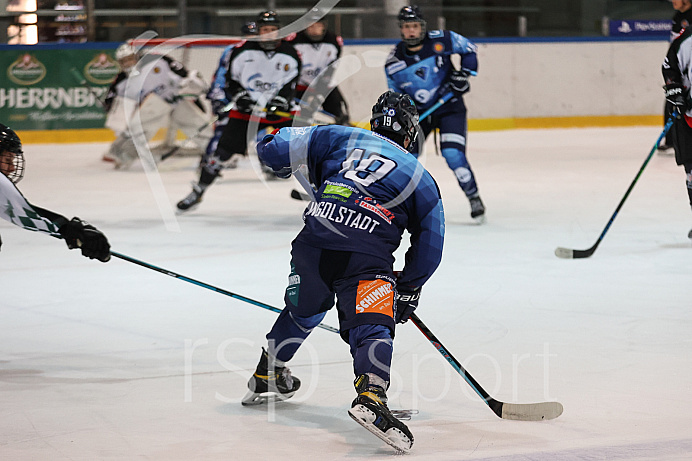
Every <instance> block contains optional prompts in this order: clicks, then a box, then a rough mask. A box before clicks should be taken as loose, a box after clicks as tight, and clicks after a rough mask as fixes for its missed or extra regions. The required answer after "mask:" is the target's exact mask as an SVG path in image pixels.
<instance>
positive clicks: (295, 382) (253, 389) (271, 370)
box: [241, 348, 300, 405]
mask: <svg viewBox="0 0 692 461" xmlns="http://www.w3.org/2000/svg"><path fill="white" fill-rule="evenodd" d="M270 362H271V363H270ZM270 365H271V366H270ZM247 387H248V389H249V390H248V392H247V394H245V397H243V400H242V401H241V403H242V404H243V405H261V404H263V403H267V402H270V401H274V402H276V401H283V400H288V399H290V398H291V397H293V395H294V394H295V393H296V391H297V390H298V389H300V380H299V379H298V378H295V377H293V376H292V375H291V370H289V369H288V368H287V367H285V366H283V363H280V362H279V361H278V360H276V359H273V360H272V359H270V357H269V354H268V353H267V351H266V350H265V349H264V348H262V357H260V361H259V364H257V369H256V370H255V374H253V375H252V377H251V378H250V380H249V381H248V383H247Z"/></svg>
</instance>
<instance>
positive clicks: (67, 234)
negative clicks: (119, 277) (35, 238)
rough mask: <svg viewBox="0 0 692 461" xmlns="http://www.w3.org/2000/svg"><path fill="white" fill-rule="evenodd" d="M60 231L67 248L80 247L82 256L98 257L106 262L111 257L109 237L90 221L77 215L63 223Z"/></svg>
mask: <svg viewBox="0 0 692 461" xmlns="http://www.w3.org/2000/svg"><path fill="white" fill-rule="evenodd" d="M58 232H60V235H61V236H62V238H64V239H65V242H66V243H67V248H69V249H70V250H73V249H75V248H80V249H81V250H82V256H86V257H87V258H89V259H98V260H99V261H101V262H104V263H105V262H108V260H110V259H111V252H110V250H111V246H110V244H109V243H108V239H107V238H106V236H105V235H103V234H102V233H101V231H99V230H98V229H96V228H95V227H94V226H92V225H91V224H89V223H88V222H85V221H82V220H81V219H79V218H77V217H75V218H72V221H69V222H67V223H66V224H63V225H62V226H61V227H60V229H59V230H58Z"/></svg>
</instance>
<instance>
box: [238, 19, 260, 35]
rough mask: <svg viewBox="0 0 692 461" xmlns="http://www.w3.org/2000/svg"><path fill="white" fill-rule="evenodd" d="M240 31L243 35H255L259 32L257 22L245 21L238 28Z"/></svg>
mask: <svg viewBox="0 0 692 461" xmlns="http://www.w3.org/2000/svg"><path fill="white" fill-rule="evenodd" d="M240 33H241V34H243V35H257V34H258V33H259V31H258V30H257V23H256V22H255V21H249V22H246V23H245V24H243V27H242V28H241V29H240Z"/></svg>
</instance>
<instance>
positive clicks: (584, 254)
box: [555, 114, 675, 259]
mask: <svg viewBox="0 0 692 461" xmlns="http://www.w3.org/2000/svg"><path fill="white" fill-rule="evenodd" d="M674 118H675V114H673V115H672V116H671V117H670V118H669V119H668V121H667V122H666V124H665V126H664V127H663V131H662V132H661V134H660V135H659V136H658V139H657V140H656V143H655V144H654V147H653V148H652V149H651V152H649V155H648V156H647V157H646V159H645V160H644V163H643V164H642V167H641V168H639V171H638V172H637V175H636V176H635V177H634V180H633V181H632V183H631V184H630V187H629V188H627V192H625V196H624V197H622V200H620V203H619V204H618V206H617V208H615V212H614V213H613V215H612V216H611V217H610V220H608V224H606V226H605V229H603V232H601V235H599V236H598V240H596V243H594V244H593V246H591V248H588V249H586V250H572V249H570V248H563V247H557V248H556V249H555V256H557V257H558V258H564V259H579V258H588V257H589V256H591V255H592V254H594V252H595V251H596V248H598V245H600V243H601V241H602V240H603V237H605V234H606V232H608V229H610V225H611V224H613V221H615V217H616V216H617V215H618V212H619V211H620V208H622V205H623V204H624V203H625V200H627V197H629V195H630V192H632V189H634V185H635V184H636V183H637V181H638V180H639V177H640V176H641V175H642V173H643V172H644V168H646V165H647V164H648V163H649V160H651V157H653V155H654V152H656V150H657V149H658V145H659V143H660V142H661V139H663V138H664V137H665V135H666V133H668V130H670V127H671V126H672V125H673V119H674Z"/></svg>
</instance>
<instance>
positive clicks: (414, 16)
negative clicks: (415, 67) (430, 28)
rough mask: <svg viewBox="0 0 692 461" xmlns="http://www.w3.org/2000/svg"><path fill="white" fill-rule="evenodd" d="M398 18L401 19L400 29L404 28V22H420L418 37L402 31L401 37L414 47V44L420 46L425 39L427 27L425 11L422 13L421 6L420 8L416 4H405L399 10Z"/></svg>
mask: <svg viewBox="0 0 692 461" xmlns="http://www.w3.org/2000/svg"><path fill="white" fill-rule="evenodd" d="M397 19H399V29H402V28H403V27H404V24H407V23H411V22H417V23H418V24H420V29H421V30H420V34H418V36H417V37H406V36H405V35H404V33H403V31H402V32H401V39H402V40H403V41H404V43H406V45H408V46H410V47H412V46H418V45H420V44H421V42H422V41H423V38H425V32H426V27H425V24H426V23H425V19H423V13H421V11H420V8H418V7H417V6H415V5H411V6H405V7H403V8H402V9H401V10H399V15H398V16H397Z"/></svg>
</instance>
